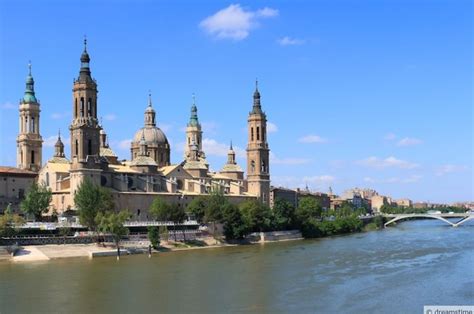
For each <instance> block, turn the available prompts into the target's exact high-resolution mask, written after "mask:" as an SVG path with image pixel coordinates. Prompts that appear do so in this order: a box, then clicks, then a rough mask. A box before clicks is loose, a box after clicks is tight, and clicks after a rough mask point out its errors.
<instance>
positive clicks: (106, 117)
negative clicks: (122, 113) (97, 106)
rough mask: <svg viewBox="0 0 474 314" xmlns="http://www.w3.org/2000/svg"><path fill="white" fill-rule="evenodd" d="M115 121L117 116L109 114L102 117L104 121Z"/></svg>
mask: <svg viewBox="0 0 474 314" xmlns="http://www.w3.org/2000/svg"><path fill="white" fill-rule="evenodd" d="M115 119H117V116H116V115H115V114H113V113H109V114H106V115H105V116H104V120H105V121H114V120H115Z"/></svg>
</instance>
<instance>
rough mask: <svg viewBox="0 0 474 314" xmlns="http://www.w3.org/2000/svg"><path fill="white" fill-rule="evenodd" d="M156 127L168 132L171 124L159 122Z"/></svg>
mask: <svg viewBox="0 0 474 314" xmlns="http://www.w3.org/2000/svg"><path fill="white" fill-rule="evenodd" d="M158 127H159V128H160V129H161V130H162V131H163V132H165V133H166V132H169V131H170V130H171V129H172V128H173V125H172V124H170V123H159V124H158Z"/></svg>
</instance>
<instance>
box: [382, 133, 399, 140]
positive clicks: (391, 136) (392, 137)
mask: <svg viewBox="0 0 474 314" xmlns="http://www.w3.org/2000/svg"><path fill="white" fill-rule="evenodd" d="M396 138H397V135H395V134H394V133H388V134H386V135H385V136H384V140H386V141H393V140H395V139H396Z"/></svg>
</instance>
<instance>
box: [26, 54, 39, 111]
mask: <svg viewBox="0 0 474 314" xmlns="http://www.w3.org/2000/svg"><path fill="white" fill-rule="evenodd" d="M36 102H38V101H37V100H36V96H35V80H34V79H33V76H32V75H31V61H28V76H27V77H26V88H25V95H24V96H23V103H36Z"/></svg>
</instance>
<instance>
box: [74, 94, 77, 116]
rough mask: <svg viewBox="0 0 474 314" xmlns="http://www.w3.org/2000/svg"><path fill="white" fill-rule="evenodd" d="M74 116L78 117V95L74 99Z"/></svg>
mask: <svg viewBox="0 0 474 314" xmlns="http://www.w3.org/2000/svg"><path fill="white" fill-rule="evenodd" d="M74 118H77V97H76V98H75V99H74Z"/></svg>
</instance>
